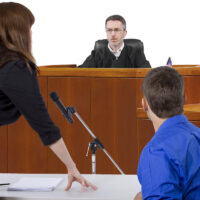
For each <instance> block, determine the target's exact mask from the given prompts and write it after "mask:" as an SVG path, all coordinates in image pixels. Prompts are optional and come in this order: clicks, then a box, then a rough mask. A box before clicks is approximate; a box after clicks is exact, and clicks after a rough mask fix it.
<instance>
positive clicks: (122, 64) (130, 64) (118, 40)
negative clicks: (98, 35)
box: [79, 15, 151, 68]
mask: <svg viewBox="0 0 200 200" xmlns="http://www.w3.org/2000/svg"><path fill="white" fill-rule="evenodd" d="M105 29H106V34H107V39H108V45H107V46H105V47H103V48H100V49H98V50H93V51H92V53H91V55H90V56H89V57H88V58H87V59H86V60H85V61H84V63H83V64H82V65H80V66H79V67H83V68H84V67H85V68H150V67H151V66H150V63H149V61H147V60H146V57H145V55H144V52H143V50H142V49H134V48H132V47H131V46H128V45H126V44H125V43H124V38H125V36H126V34H127V30H126V21H125V19H124V18H123V17H122V16H120V15H112V16H110V17H108V18H107V19H106V22H105Z"/></svg>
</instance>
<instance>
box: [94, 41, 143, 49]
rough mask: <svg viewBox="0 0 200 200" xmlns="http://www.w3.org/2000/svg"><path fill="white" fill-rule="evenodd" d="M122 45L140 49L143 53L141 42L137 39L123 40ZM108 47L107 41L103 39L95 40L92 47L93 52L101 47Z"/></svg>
mask: <svg viewBox="0 0 200 200" xmlns="http://www.w3.org/2000/svg"><path fill="white" fill-rule="evenodd" d="M124 43H125V44H126V45H127V46H131V47H132V48H134V49H140V50H142V51H144V47H143V43H142V41H141V40H138V39H124ZM107 45H108V40H107V39H103V40H97V41H96V42H95V45H94V50H98V49H101V48H103V47H106V46H107Z"/></svg>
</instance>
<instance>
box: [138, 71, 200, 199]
mask: <svg viewBox="0 0 200 200" xmlns="http://www.w3.org/2000/svg"><path fill="white" fill-rule="evenodd" d="M142 90H143V95H144V98H143V99H142V105H143V108H144V110H145V111H146V112H147V115H148V117H149V118H150V120H151V121H152V123H153V126H154V129H155V135H154V136H153V138H152V139H151V141H150V142H149V143H148V144H147V145H146V146H145V147H144V149H143V151H142V154H141V156H140V161H139V165H138V172H137V174H138V179H139V181H140V183H141V186H142V194H141V193H139V194H138V195H137V196H136V197H135V200H139V199H143V200H161V199H165V200H167V199H170V200H172V199H173V200H199V199H200V129H199V128H197V127H196V126H194V125H193V124H192V123H190V122H189V121H188V119H187V118H186V117H185V116H184V115H183V103H184V98H183V92H184V83H183V77H182V76H181V75H180V74H179V73H178V72H177V71H176V70H175V69H173V68H170V67H158V68H154V69H152V70H151V71H150V72H149V73H148V74H147V76H146V77H145V78H144V81H143V85H142Z"/></svg>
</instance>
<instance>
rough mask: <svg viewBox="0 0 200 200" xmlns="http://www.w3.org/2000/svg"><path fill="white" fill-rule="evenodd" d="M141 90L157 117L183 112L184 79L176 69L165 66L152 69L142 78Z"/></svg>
mask: <svg viewBox="0 0 200 200" xmlns="http://www.w3.org/2000/svg"><path fill="white" fill-rule="evenodd" d="M142 90H143V95H144V97H145V98H146V99H147V101H148V104H149V106H150V108H151V110H152V111H153V112H154V113H155V114H156V115H157V116H158V117H159V118H169V117H172V116H175V115H180V114H182V113H183V104H184V97H183V93H184V80H183V77H182V75H180V74H179V73H178V71H177V70H175V69H173V68H170V67H167V66H163V67H157V68H154V69H152V70H151V71H149V73H148V74H147V75H146V77H145V78H144V80H143V84H142Z"/></svg>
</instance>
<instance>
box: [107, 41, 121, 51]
mask: <svg viewBox="0 0 200 200" xmlns="http://www.w3.org/2000/svg"><path fill="white" fill-rule="evenodd" d="M123 44H124V42H122V43H120V44H119V45H110V44H109V47H110V48H111V49H112V50H113V51H114V52H115V53H116V52H117V51H118V50H119V49H120V48H121V47H122V45H123Z"/></svg>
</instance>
